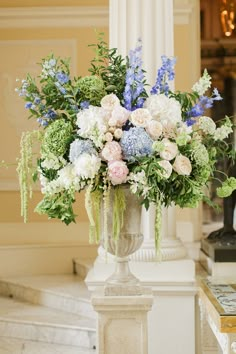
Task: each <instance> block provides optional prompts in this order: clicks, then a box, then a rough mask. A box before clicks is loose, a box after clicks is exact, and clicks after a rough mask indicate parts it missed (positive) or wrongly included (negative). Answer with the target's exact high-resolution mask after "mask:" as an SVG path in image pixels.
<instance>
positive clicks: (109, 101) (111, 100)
mask: <svg viewBox="0 0 236 354" xmlns="http://www.w3.org/2000/svg"><path fill="white" fill-rule="evenodd" d="M119 105H120V100H119V98H118V97H117V96H116V95H115V94H114V93H111V94H110V95H106V96H104V97H103V98H102V99H101V106H102V108H103V109H105V110H107V111H112V110H113V109H114V108H115V107H116V106H119Z"/></svg>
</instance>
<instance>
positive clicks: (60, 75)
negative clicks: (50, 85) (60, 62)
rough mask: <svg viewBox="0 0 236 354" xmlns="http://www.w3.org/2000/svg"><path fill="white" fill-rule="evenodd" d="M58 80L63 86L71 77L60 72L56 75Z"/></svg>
mask: <svg viewBox="0 0 236 354" xmlns="http://www.w3.org/2000/svg"><path fill="white" fill-rule="evenodd" d="M56 78H57V80H58V81H59V82H60V84H61V85H64V84H66V83H67V82H68V81H69V76H68V75H66V74H65V73H63V72H58V73H57V74H56Z"/></svg>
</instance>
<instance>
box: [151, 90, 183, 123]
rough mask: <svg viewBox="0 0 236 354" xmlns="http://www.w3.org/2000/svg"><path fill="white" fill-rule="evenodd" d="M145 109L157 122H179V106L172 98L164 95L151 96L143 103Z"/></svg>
mask: <svg viewBox="0 0 236 354" xmlns="http://www.w3.org/2000/svg"><path fill="white" fill-rule="evenodd" d="M145 108H147V109H148V110H149V112H150V113H151V115H152V118H153V119H155V120H157V121H159V122H161V123H162V122H168V121H169V122H171V123H172V124H176V123H177V122H180V121H181V119H182V118H181V105H180V103H179V102H178V101H177V100H176V99H175V98H173V97H167V96H166V95H164V94H160V95H151V96H150V97H148V98H147V100H146V102H145Z"/></svg>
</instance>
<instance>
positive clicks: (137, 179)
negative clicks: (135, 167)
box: [128, 171, 150, 198]
mask: <svg viewBox="0 0 236 354" xmlns="http://www.w3.org/2000/svg"><path fill="white" fill-rule="evenodd" d="M128 182H129V183H130V190H131V192H132V193H134V194H135V193H137V191H138V190H139V191H141V192H142V196H143V197H144V198H145V197H146V196H147V194H148V191H149V190H150V187H148V185H147V178H146V175H145V172H144V171H141V172H137V173H133V172H131V173H130V174H129V177H128Z"/></svg>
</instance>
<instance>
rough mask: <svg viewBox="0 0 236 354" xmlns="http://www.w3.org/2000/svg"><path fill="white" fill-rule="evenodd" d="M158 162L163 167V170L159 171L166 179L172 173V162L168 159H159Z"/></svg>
mask: <svg viewBox="0 0 236 354" xmlns="http://www.w3.org/2000/svg"><path fill="white" fill-rule="evenodd" d="M158 164H159V165H160V166H161V167H162V168H163V170H162V171H160V172H159V174H160V175H161V177H163V178H166V179H167V178H169V177H170V175H171V173H172V165H171V163H170V162H169V161H167V160H162V161H158Z"/></svg>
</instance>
